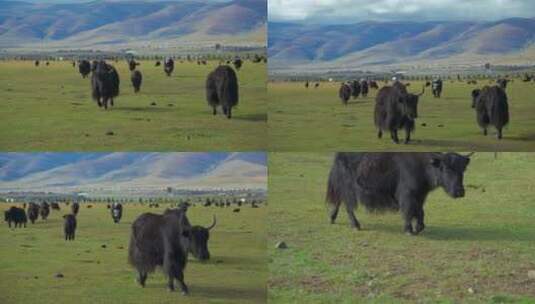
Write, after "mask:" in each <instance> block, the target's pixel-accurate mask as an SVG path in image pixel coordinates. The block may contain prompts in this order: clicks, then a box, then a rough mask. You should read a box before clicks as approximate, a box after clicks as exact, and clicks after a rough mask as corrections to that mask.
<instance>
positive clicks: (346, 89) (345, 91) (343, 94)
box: [338, 83, 351, 105]
mask: <svg viewBox="0 0 535 304" xmlns="http://www.w3.org/2000/svg"><path fill="white" fill-rule="evenodd" d="M338 97H340V100H341V101H342V103H343V104H345V105H347V101H348V100H349V98H351V87H350V86H349V85H348V84H347V83H342V85H341V86H340V89H339V90H338Z"/></svg>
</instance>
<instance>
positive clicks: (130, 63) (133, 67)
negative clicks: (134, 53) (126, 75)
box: [128, 59, 139, 71]
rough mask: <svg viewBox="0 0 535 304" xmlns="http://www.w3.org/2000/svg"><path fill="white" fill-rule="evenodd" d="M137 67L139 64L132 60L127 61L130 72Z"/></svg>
mask: <svg viewBox="0 0 535 304" xmlns="http://www.w3.org/2000/svg"><path fill="white" fill-rule="evenodd" d="M138 65H139V62H136V61H135V60H134V59H131V60H128V69H129V70H130V71H134V70H135V69H136V67H137V66H138Z"/></svg>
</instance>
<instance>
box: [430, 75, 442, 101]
mask: <svg viewBox="0 0 535 304" xmlns="http://www.w3.org/2000/svg"><path fill="white" fill-rule="evenodd" d="M431 90H432V91H433V96H434V97H435V98H440V94H442V79H435V80H433V83H432V84H431Z"/></svg>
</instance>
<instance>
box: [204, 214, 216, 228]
mask: <svg viewBox="0 0 535 304" xmlns="http://www.w3.org/2000/svg"><path fill="white" fill-rule="evenodd" d="M215 223H216V220H215V214H214V222H213V223H212V225H210V227H206V229H208V230H210V229H212V228H214V227H215Z"/></svg>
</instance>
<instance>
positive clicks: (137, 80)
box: [130, 70, 143, 93]
mask: <svg viewBox="0 0 535 304" xmlns="http://www.w3.org/2000/svg"><path fill="white" fill-rule="evenodd" d="M130 80H131V81H132V86H133V87H134V93H138V92H139V89H140V88H141V81H142V80H143V75H141V72H140V71H137V70H136V71H133V72H132V76H131V77H130Z"/></svg>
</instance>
